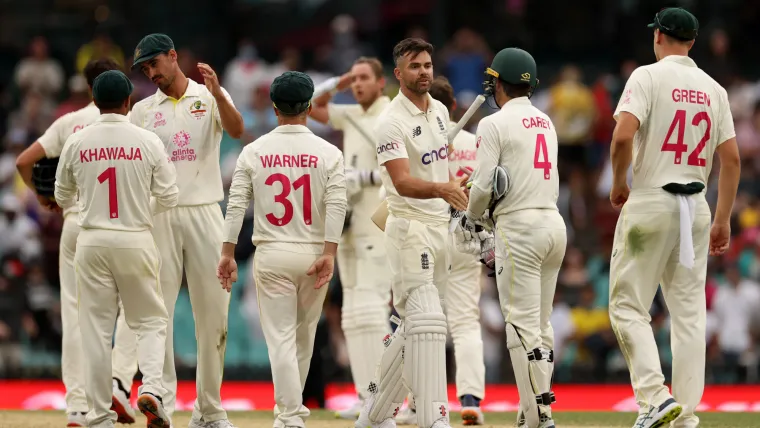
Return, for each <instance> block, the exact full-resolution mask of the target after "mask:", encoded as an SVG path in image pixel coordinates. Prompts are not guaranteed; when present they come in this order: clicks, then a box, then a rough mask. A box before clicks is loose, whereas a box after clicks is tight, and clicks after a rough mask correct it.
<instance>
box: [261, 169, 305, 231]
mask: <svg viewBox="0 0 760 428" xmlns="http://www.w3.org/2000/svg"><path fill="white" fill-rule="evenodd" d="M274 183H280V185H282V191H281V192H280V193H279V194H278V195H274V201H275V202H277V203H278V204H281V205H282V206H283V207H284V208H285V213H284V214H283V215H282V217H277V216H276V215H274V213H269V214H267V216H266V217H267V221H269V223H271V224H272V225H273V226H285V225H287V224H288V223H290V221H291V220H293V204H292V203H291V202H290V199H288V196H290V190H291V182H290V178H289V177H288V176H287V175H285V174H281V173H276V174H272V175H270V176H269V177H267V180H266V181H265V182H264V184H266V185H267V186H271V185H273V184H274ZM292 188H294V189H296V190H298V189H301V188H303V198H302V201H303V202H302V207H303V222H304V224H306V225H311V175H309V174H304V175H302V176H300V177H298V179H297V180H296V181H294V182H293V183H292Z"/></svg>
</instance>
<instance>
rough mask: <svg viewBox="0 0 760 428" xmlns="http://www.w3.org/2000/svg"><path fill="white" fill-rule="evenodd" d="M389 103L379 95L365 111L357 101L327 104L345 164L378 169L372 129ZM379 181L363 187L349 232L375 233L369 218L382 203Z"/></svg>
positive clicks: (375, 230) (357, 168) (358, 234)
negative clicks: (341, 145)
mask: <svg viewBox="0 0 760 428" xmlns="http://www.w3.org/2000/svg"><path fill="white" fill-rule="evenodd" d="M390 102H391V99H390V98H388V97H386V96H381V97H380V98H378V99H377V100H375V102H374V103H372V105H371V106H370V107H369V108H368V109H367V110H366V111H365V110H364V109H363V108H362V106H360V105H359V104H332V103H330V104H328V105H327V111H328V113H329V116H330V121H329V124H330V126H332V127H333V128H335V129H337V130H340V131H343V158H344V159H345V162H346V167H348V168H352V169H355V170H368V171H369V170H375V169H378V165H377V149H376V142H375V134H374V132H375V131H374V129H375V124H376V123H377V119H378V117H380V113H382V112H383V110H385V108H386V107H387V106H388V104H390ZM380 184H381V183H377V186H376V187H375V186H369V187H364V188H363V189H362V191H361V193H360V194H359V195H358V196H357V198H356V202H354V205H353V206H352V207H351V208H352V209H353V215H352V217H351V233H352V234H353V235H354V236H368V235H369V236H376V235H377V233H378V229H377V226H375V224H374V223H372V220H371V218H372V214H373V213H374V212H375V210H376V209H377V206H378V205H380V202H382V200H381V199H380V194H379V192H378V189H377V187H380Z"/></svg>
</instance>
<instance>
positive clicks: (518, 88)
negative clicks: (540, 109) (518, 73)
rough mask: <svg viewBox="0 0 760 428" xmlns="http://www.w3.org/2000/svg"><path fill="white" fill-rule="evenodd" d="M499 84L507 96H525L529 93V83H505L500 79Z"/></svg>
mask: <svg viewBox="0 0 760 428" xmlns="http://www.w3.org/2000/svg"><path fill="white" fill-rule="evenodd" d="M501 86H502V87H503V88H504V93H505V94H507V96H508V97H509V98H520V97H527V96H528V94H530V83H520V84H517V85H515V84H514V83H507V82H505V81H503V80H502V81H501Z"/></svg>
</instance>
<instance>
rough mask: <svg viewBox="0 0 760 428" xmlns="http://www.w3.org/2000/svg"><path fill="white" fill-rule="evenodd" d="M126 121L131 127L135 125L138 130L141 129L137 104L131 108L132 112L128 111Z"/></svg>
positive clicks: (140, 114) (141, 124) (139, 109)
mask: <svg viewBox="0 0 760 428" xmlns="http://www.w3.org/2000/svg"><path fill="white" fill-rule="evenodd" d="M127 119H128V120H129V122H130V123H131V124H132V125H137V126H139V127H140V128H143V123H142V122H143V121H142V111H141V107H140V105H139V104H135V105H134V106H133V107H132V110H130V111H129V114H128V115H127Z"/></svg>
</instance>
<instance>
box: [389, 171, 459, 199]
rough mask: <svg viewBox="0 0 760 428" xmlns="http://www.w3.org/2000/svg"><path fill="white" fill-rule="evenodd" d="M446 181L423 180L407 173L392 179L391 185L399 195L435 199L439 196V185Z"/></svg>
mask: <svg viewBox="0 0 760 428" xmlns="http://www.w3.org/2000/svg"><path fill="white" fill-rule="evenodd" d="M443 184H446V183H434V182H431V181H425V180H422V179H420V178H417V177H414V176H412V175H411V174H407V175H405V176H403V177H400V178H398V179H397V180H393V187H395V188H396V191H397V192H398V194H399V195H400V196H403V197H405V198H413V199H435V198H440V197H441V196H442V194H441V186H442V185H443Z"/></svg>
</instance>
